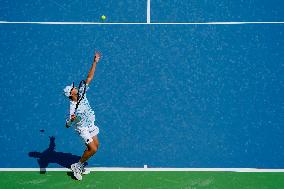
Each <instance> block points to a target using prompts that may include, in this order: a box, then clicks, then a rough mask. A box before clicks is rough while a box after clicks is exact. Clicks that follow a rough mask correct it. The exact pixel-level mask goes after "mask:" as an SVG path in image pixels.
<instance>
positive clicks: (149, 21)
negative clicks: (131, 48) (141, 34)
mask: <svg viewBox="0 0 284 189" xmlns="http://www.w3.org/2000/svg"><path fill="white" fill-rule="evenodd" d="M150 5H151V3H150V0H147V24H150V23H151V12H150V10H151V8H150Z"/></svg>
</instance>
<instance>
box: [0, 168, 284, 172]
mask: <svg viewBox="0 0 284 189" xmlns="http://www.w3.org/2000/svg"><path fill="white" fill-rule="evenodd" d="M89 169H90V170H91V171H103V172H105V171H127V172H128V171H135V172H136V171H179V172H182V171H183V172H204V171H206V172H284V169H256V168H124V167H92V168H89ZM43 170H46V171H71V170H70V169H67V168H46V169H40V168H0V172H7V171H43Z"/></svg>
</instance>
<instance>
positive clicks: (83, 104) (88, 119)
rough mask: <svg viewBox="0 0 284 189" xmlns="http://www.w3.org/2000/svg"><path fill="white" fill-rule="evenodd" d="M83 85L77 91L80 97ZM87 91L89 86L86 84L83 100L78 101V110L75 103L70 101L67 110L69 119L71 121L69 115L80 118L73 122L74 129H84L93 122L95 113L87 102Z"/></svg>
mask: <svg viewBox="0 0 284 189" xmlns="http://www.w3.org/2000/svg"><path fill="white" fill-rule="evenodd" d="M84 87H85V86H84V84H83V85H82V87H81V88H80V89H79V95H82V93H83V90H84ZM88 89H89V85H88V84H86V93H85V95H84V98H83V99H82V100H81V101H80V103H79V105H78V108H77V110H76V112H75V109H76V104H77V102H75V101H72V100H71V101H70V109H69V112H70V114H69V119H71V115H74V114H75V115H76V117H77V118H80V119H81V120H80V121H75V126H76V127H84V126H88V125H90V124H91V123H92V122H94V121H95V112H94V111H93V110H92V108H91V106H90V104H89V101H88V99H87V90H88Z"/></svg>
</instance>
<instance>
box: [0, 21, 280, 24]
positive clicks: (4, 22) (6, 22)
mask: <svg viewBox="0 0 284 189" xmlns="http://www.w3.org/2000/svg"><path fill="white" fill-rule="evenodd" d="M0 24H48V25H240V24H284V22H156V23H155V22H151V23H144V22H129V23H128V22H10V21H0Z"/></svg>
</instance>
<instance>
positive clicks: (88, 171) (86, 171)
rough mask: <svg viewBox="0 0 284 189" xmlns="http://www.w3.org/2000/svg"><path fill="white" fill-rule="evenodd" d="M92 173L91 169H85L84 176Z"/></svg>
mask: <svg viewBox="0 0 284 189" xmlns="http://www.w3.org/2000/svg"><path fill="white" fill-rule="evenodd" d="M90 173H91V170H90V169H86V168H85V167H83V170H82V174H83V175H87V174H90Z"/></svg>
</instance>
